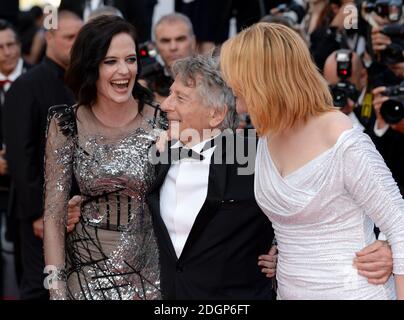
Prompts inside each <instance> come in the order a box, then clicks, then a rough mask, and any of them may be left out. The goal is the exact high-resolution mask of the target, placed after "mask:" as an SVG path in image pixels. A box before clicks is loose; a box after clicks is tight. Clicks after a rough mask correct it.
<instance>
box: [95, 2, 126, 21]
mask: <svg viewBox="0 0 404 320" xmlns="http://www.w3.org/2000/svg"><path fill="white" fill-rule="evenodd" d="M99 16H117V17H121V18H123V14H122V12H121V11H120V10H119V9H117V8H115V7H112V6H101V7H99V8H97V9H95V10H92V11H91V12H90V15H89V16H88V18H87V22H88V21H90V20H91V19H94V18H97V17H99Z"/></svg>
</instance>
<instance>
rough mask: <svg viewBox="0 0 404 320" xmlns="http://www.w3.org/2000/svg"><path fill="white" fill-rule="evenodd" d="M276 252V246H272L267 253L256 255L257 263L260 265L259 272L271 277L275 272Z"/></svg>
mask: <svg viewBox="0 0 404 320" xmlns="http://www.w3.org/2000/svg"><path fill="white" fill-rule="evenodd" d="M277 253H278V248H277V247H276V246H272V247H271V249H270V250H269V252H268V254H263V255H260V256H259V257H258V265H259V266H260V267H262V270H261V272H262V273H265V276H266V277H267V278H272V277H273V276H275V274H276V263H277V260H278V255H277Z"/></svg>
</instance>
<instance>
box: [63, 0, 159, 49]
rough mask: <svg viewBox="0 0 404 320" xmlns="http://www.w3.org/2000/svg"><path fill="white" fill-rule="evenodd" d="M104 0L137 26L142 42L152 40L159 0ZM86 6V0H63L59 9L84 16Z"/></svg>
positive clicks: (104, 2)
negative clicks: (152, 28) (154, 13)
mask: <svg viewBox="0 0 404 320" xmlns="http://www.w3.org/2000/svg"><path fill="white" fill-rule="evenodd" d="M102 2H103V4H104V5H107V6H113V7H116V8H117V9H119V11H121V13H122V14H123V16H124V18H125V19H126V20H127V21H129V22H130V23H132V24H133V25H134V26H135V27H136V29H137V32H138V40H139V42H140V43H141V42H145V41H148V40H150V38H151V26H152V19H153V12H154V6H155V5H156V3H157V0H135V1H133V0H132V1H129V0H104V1H102ZM85 7H86V0H62V1H61V3H60V6H59V10H62V9H63V10H69V11H72V12H74V13H76V14H77V15H78V16H79V17H81V18H83V13H84V9H85Z"/></svg>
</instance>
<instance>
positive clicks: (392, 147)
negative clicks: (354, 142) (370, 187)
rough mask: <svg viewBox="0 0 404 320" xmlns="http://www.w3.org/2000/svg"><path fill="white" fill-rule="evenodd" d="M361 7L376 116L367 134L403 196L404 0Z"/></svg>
mask: <svg viewBox="0 0 404 320" xmlns="http://www.w3.org/2000/svg"><path fill="white" fill-rule="evenodd" d="M362 8H363V10H362V14H363V16H364V18H365V19H366V20H367V21H368V22H369V25H370V26H371V28H370V34H369V40H370V41H369V51H370V53H371V56H372V58H373V61H372V63H371V65H370V67H369V68H368V75H369V82H370V84H371V86H372V88H373V90H372V93H373V102H372V104H373V109H374V114H375V118H374V119H373V123H372V125H371V126H370V127H369V130H368V131H367V133H368V134H369V135H370V136H371V138H372V140H373V142H374V143H375V145H376V147H377V149H378V150H379V152H380V153H381V155H382V156H383V158H384V160H385V162H386V164H387V166H388V167H389V168H390V170H391V172H392V174H393V177H394V179H395V180H396V182H397V184H398V185H399V187H400V191H401V194H403V195H404V165H403V163H404V120H403V118H404V111H403V110H404V108H403V107H404V102H403V99H404V94H403V92H404V88H403V85H404V83H403V82H402V81H403V79H404V25H403V1H402V0H376V1H367V2H364V4H363V5H362ZM400 83H401V85H400Z"/></svg>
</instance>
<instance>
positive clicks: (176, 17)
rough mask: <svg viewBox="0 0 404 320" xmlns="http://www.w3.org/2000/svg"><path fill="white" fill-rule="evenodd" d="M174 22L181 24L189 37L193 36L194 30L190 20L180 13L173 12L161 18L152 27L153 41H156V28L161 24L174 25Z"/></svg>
mask: <svg viewBox="0 0 404 320" xmlns="http://www.w3.org/2000/svg"><path fill="white" fill-rule="evenodd" d="M176 22H183V23H184V24H185V25H186V26H187V28H188V31H189V35H190V36H193V35H194V28H193V26H192V22H191V20H190V19H189V18H188V17H187V16H186V15H185V14H182V13H178V12H174V13H170V14H166V15H164V16H162V17H161V18H160V19H159V20H158V21H157V22H156V24H155V25H154V27H153V39H154V40H156V30H157V27H158V26H159V25H160V24H162V23H169V24H171V23H176Z"/></svg>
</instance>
